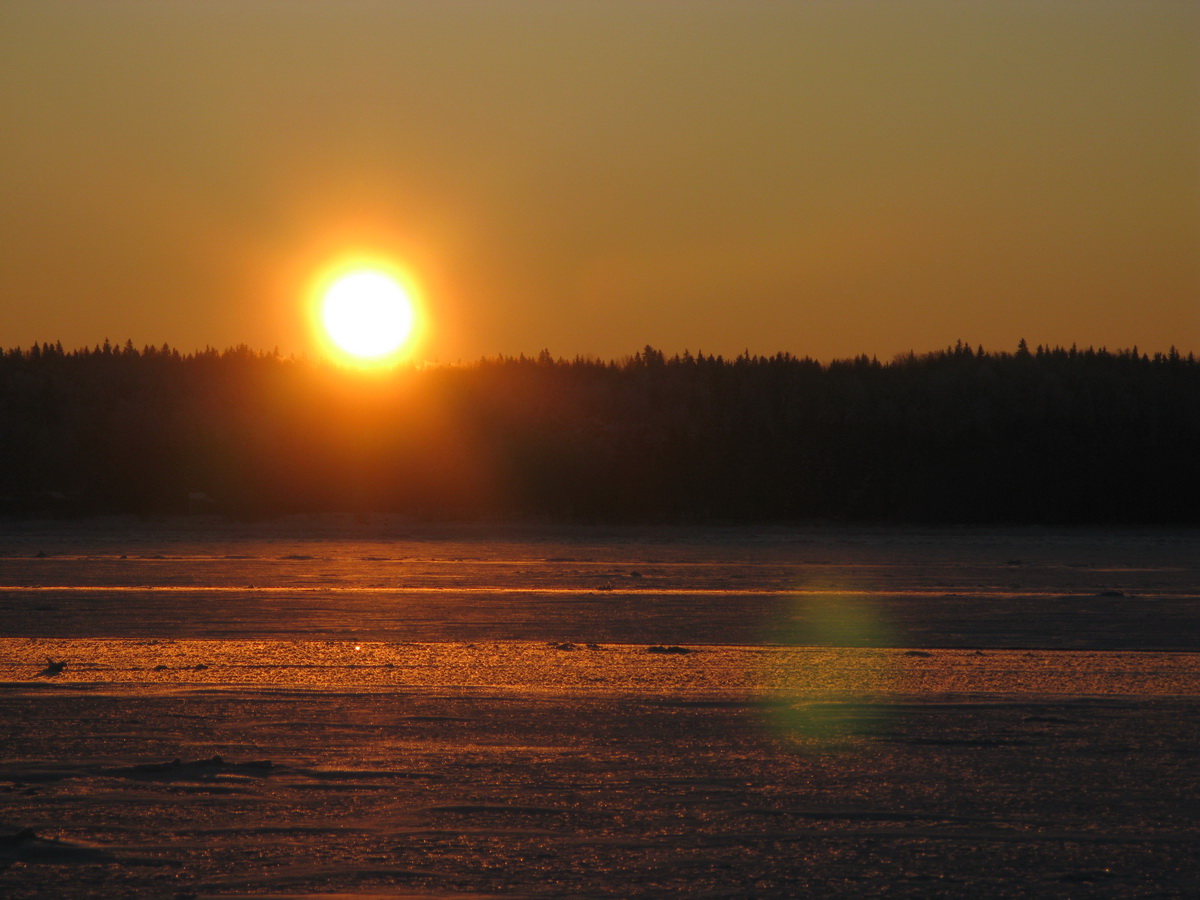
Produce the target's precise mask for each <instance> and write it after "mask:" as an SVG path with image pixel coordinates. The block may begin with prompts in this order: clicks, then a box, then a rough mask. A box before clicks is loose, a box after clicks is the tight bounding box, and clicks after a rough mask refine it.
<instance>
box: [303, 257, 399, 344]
mask: <svg viewBox="0 0 1200 900" xmlns="http://www.w3.org/2000/svg"><path fill="white" fill-rule="evenodd" d="M415 318H416V316H415V312H414V310H413V302H412V298H411V297H410V296H409V294H408V292H407V291H406V290H405V289H404V288H403V287H402V286H401V285H400V284H399V283H398V282H397V281H396V280H395V279H394V278H392V277H391V276H390V275H387V274H385V273H384V272H380V271H377V270H373V269H362V270H357V271H353V272H350V273H348V274H346V275H342V276H340V277H338V278H337V279H335V280H334V281H333V283H332V284H330V285H329V287H328V288H327V289H326V290H325V293H324V295H323V296H322V299H321V324H322V326H323V327H324V329H325V333H326V335H328V337H329V340H330V341H332V342H333V344H334V345H335V346H336V347H337V348H338V349H339V350H341V351H342V352H343V353H345V354H347V355H348V356H350V357H352V358H354V359H357V360H360V361H364V362H373V361H378V360H384V359H388V358H391V357H393V356H395V355H396V354H398V353H399V352H400V351H401V350H402V349H403V347H404V345H405V343H406V342H407V341H408V339H409V337H410V336H411V335H412V332H413V325H414V322H415Z"/></svg>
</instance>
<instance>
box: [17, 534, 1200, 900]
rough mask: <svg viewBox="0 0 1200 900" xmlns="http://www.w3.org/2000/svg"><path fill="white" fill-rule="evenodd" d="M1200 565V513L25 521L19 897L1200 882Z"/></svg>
mask: <svg viewBox="0 0 1200 900" xmlns="http://www.w3.org/2000/svg"><path fill="white" fill-rule="evenodd" d="M1198 576H1200V536H1198V535H1197V534H1196V533H1195V532H1187V531H1147V532H1137V531H1125V532H1109V531H1049V530H1040V529H1039V530H1024V529H1023V530H967V531H938V530H888V529H879V530H872V529H836V528H808V529H786V528H777V529H757V530H739V529H630V530H623V529H535V528H531V527H518V526H506V527H500V526H482V525H464V524H428V523H411V522H400V521H396V520H387V519H378V520H366V521H363V520H354V519H334V518H324V519H295V520H286V521H281V522H274V523H266V524H238V523H232V524H230V523H219V522H212V521H200V520H176V521H165V522H145V521H114V522H107V523H95V522H90V523H68V524H65V525H64V524H60V523H34V524H29V523H24V524H9V525H6V526H4V527H3V528H0V894H3V895H4V896H11V897H40V896H48V895H50V894H52V893H57V894H59V895H61V894H62V893H63V886H64V885H70V886H71V888H70V890H69V891H67V894H68V895H70V896H81V897H86V896H95V897H108V896H114V897H115V896H129V897H147V896H148V897H158V896H161V897H209V896H212V897H218V896H219V897H231V896H247V895H254V896H276V897H279V896H288V897H299V896H313V895H322V894H323V895H330V894H334V895H337V894H341V895H351V896H363V897H365V896H397V897H461V896H547V897H559V896H567V897H576V896H579V897H591V896H595V897H627V896H664V895H675V896H719V897H731V896H735V897H736V896H745V897H761V896H796V895H805V894H809V895H813V896H846V897H850V896H869V895H881V894H887V895H890V896H911V897H930V896H934V897H936V896H945V897H958V896H967V895H972V896H1012V897H1018V896H1033V895H1036V896H1050V897H1058V896H1061V897H1087V896H1097V897H1099V896H1104V897H1109V896H1111V897H1125V896H1128V897H1140V896H1181V897H1182V896H1189V895H1190V894H1189V892H1190V891H1191V890H1192V889H1193V888H1194V885H1195V884H1196V883H1200V864H1198V863H1197V860H1198V859H1200V804H1198V803H1197V801H1196V799H1195V798H1196V797H1198V796H1200V762H1198V759H1200V758H1198V756H1197V747H1198V746H1200V724H1198V723H1200V715H1198V713H1200V677H1198V676H1200V655H1198V654H1197V650H1200V646H1198V645H1200V628H1197V627H1196V626H1197V625H1198V624H1200V622H1198V621H1197V620H1198V618H1200V606H1198V602H1200V577H1198ZM56 663H63V664H64V665H62V666H57V665H55V664H56Z"/></svg>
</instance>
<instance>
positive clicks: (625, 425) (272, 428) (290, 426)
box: [0, 341, 1200, 524]
mask: <svg viewBox="0 0 1200 900" xmlns="http://www.w3.org/2000/svg"><path fill="white" fill-rule="evenodd" d="M1198 448H1200V362H1198V361H1197V359H1196V358H1195V357H1194V355H1192V354H1189V355H1187V356H1186V357H1184V356H1181V355H1180V354H1179V353H1177V352H1176V351H1175V350H1174V349H1172V350H1171V351H1170V352H1169V353H1165V354H1163V353H1156V354H1154V355H1152V356H1151V355H1149V354H1144V353H1139V352H1138V350H1137V349H1136V348H1134V349H1130V350H1122V351H1119V352H1109V351H1107V350H1103V349H1101V350H1093V349H1087V350H1077V349H1076V348H1074V347H1072V348H1071V349H1069V350H1068V349H1063V348H1059V347H1055V348H1052V349H1051V348H1044V347H1038V348H1036V349H1035V350H1032V351H1031V350H1029V349H1028V348H1027V347H1026V345H1025V342H1024V341H1022V342H1021V344H1020V346H1019V347H1018V348H1017V349H1016V351H1014V352H999V353H996V352H986V351H984V350H983V349H982V348H978V349H972V348H971V347H970V346H968V345H965V344H962V343H960V344H958V345H957V346H955V347H950V348H947V349H946V350H944V351H940V352H935V353H929V354H924V355H912V354H910V355H907V356H901V357H897V358H896V359H894V360H892V361H891V362H889V363H880V362H879V361H878V360H876V359H872V358H867V357H865V356H864V357H858V358H855V359H850V360H843V361H836V362H832V363H829V364H822V363H819V362H816V361H814V360H812V359H808V358H797V357H795V356H792V355H790V354H786V353H780V354H776V355H774V356H756V355H753V356H752V355H750V354H749V353H745V354H742V355H741V356H738V357H736V358H734V359H726V358H722V357H720V356H711V355H709V356H706V355H703V354H700V355H695V356H693V355H691V354H690V353H684V354H683V355H676V356H672V357H670V358H668V357H666V356H665V355H664V354H663V353H662V352H661V351H659V350H656V349H654V348H652V347H646V348H645V349H644V350H642V351H640V352H638V353H636V354H634V355H633V356H631V357H628V358H626V359H623V360H620V361H616V362H608V361H600V360H595V359H585V358H577V359H574V360H562V359H555V358H553V357H552V356H551V355H550V354H549V353H548V352H546V351H543V352H542V353H541V355H540V356H538V357H536V358H527V357H524V356H521V357H517V358H509V357H499V358H492V359H484V360H481V361H479V362H477V363H473V364H470V365H455V366H449V365H446V366H430V367H423V368H415V367H414V368H401V369H397V370H393V371H391V372H387V373H375V374H370V373H362V372H354V371H348V370H345V369H340V368H337V367H334V366H331V365H328V364H321V363H315V362H311V361H305V360H298V359H295V358H290V357H288V358H285V357H281V356H280V355H278V354H266V353H259V352H255V351H252V350H250V349H248V348H246V347H238V348H235V349H231V350H226V351H223V352H218V351H215V350H211V349H209V350H205V351H203V352H199V353H193V354H188V355H183V354H180V353H179V352H178V351H176V350H172V349H171V348H169V347H167V346H165V345H164V346H163V347H161V348H154V347H146V348H144V349H141V350H138V349H136V348H135V347H134V346H133V345H132V343H128V342H127V343H126V344H125V346H124V347H123V348H122V347H114V346H111V345H110V344H108V343H107V342H105V344H104V345H103V346H102V347H96V348H92V349H83V350H75V351H71V352H65V351H64V350H63V349H62V347H61V345H53V346H51V345H48V344H42V345H40V346H34V347H31V348H28V349H19V348H18V349H12V350H7V351H0V512H3V513H6V514H9V515H18V516H22V515H46V514H52V515H70V514H93V513H112V512H122V513H139V514H157V513H179V512H214V513H223V514H227V515H233V516H241V517H264V516H273V515H279V514H285V513H294V512H319V511H335V510H336V511H380V512H399V513H410V514H414V515H421V516H437V517H443V516H446V517H473V516H502V517H535V518H552V519H564V520H573V521H594V522H750V521H797V520H843V521H846V520H849V521H881V522H963V523H1125V524H1151V523H1158V524H1169V523H1174V524H1197V523H1200V453H1198V452H1197V451H1198Z"/></svg>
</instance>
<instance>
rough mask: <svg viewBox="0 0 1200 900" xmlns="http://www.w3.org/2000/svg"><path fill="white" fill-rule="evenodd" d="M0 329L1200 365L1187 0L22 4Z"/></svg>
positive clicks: (280, 343)
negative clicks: (360, 315) (355, 266)
mask: <svg viewBox="0 0 1200 900" xmlns="http://www.w3.org/2000/svg"><path fill="white" fill-rule="evenodd" d="M0 236H2V238H3V239H2V240H0V346H4V347H11V346H16V345H21V346H28V345H29V344H30V343H31V342H34V341H37V342H41V341H50V342H53V341H62V343H63V345H64V346H65V347H67V348H68V349H71V348H74V347H79V346H84V345H89V346H90V345H92V344H96V343H98V342H100V341H102V340H104V339H105V338H106V337H107V338H110V339H111V340H113V341H114V342H120V343H123V342H124V341H125V340H126V339H127V338H129V339H132V340H133V342H134V343H135V344H136V345H138V346H139V347H140V346H142V345H144V344H156V345H157V344H161V343H163V342H167V343H170V344H171V345H172V346H175V347H178V348H179V349H181V350H184V351H190V350H194V349H199V348H203V347H205V346H207V345H211V346H213V347H217V348H224V347H227V346H231V345H236V344H243V343H244V344H248V345H250V346H251V347H253V348H256V349H265V350H270V349H273V348H276V347H277V348H278V349H279V350H280V351H282V352H284V353H297V354H301V353H312V352H314V348H315V346H316V344H315V343H314V340H313V337H312V335H311V333H310V326H309V322H308V319H307V316H306V309H305V304H306V292H307V290H308V286H309V285H310V284H311V283H312V280H313V279H314V278H315V277H317V275H318V274H319V273H320V271H321V270H322V269H323V268H325V267H326V266H328V265H330V264H331V263H333V262H335V261H336V260H337V259H338V258H340V257H341V256H343V255H345V254H347V253H356V252H365V253H372V254H376V255H379V256H382V257H386V258H390V259H393V260H395V261H396V262H397V263H398V264H400V265H403V266H405V267H406V268H407V269H408V270H409V271H410V272H411V274H412V276H413V278H414V279H415V280H416V281H417V282H419V283H420V285H421V286H422V292H423V302H424V305H425V307H426V310H427V313H428V319H429V324H428V327H427V329H426V331H425V336H424V340H423V345H422V346H421V347H420V348H418V351H417V352H418V355H419V356H420V357H421V358H426V359H430V360H437V361H440V362H454V361H456V360H459V359H462V360H470V359H474V358H478V357H479V356H482V355H495V354H498V353H504V354H514V355H515V354H517V353H521V352H524V353H536V352H537V351H539V350H540V349H542V348H543V347H544V348H548V349H549V350H550V351H551V352H552V353H553V354H554V355H556V356H566V357H572V356H575V355H577V354H584V355H597V356H601V357H605V358H615V357H620V356H623V355H625V354H629V353H632V352H634V351H635V350H637V349H639V348H640V347H641V346H642V345H644V344H646V343H650V344H653V345H655V346H657V347H660V348H662V349H664V350H666V351H667V352H668V353H671V352H678V351H682V350H684V349H689V350H691V351H692V352H696V351H698V350H701V351H705V352H713V353H724V354H731V353H738V352H740V351H741V350H742V349H744V348H748V349H749V350H750V351H751V352H754V353H773V352H775V351H778V350H788V351H791V352H793V353H797V354H800V355H806V354H807V355H812V356H815V357H818V358H821V359H829V358H833V357H845V356H851V355H854V354H858V353H868V354H877V355H878V356H879V357H880V358H881V359H889V358H891V356H892V355H893V354H895V353H899V352H906V351H908V350H910V349H914V350H916V351H918V352H921V351H924V350H931V349H937V348H940V347H943V346H945V345H947V344H949V343H953V342H954V341H955V340H956V339H958V338H962V339H964V340H966V341H969V342H970V343H972V344H977V343H982V344H983V345H984V346H986V347H988V348H991V349H1005V350H1011V349H1014V348H1015V346H1016V343H1017V341H1018V339H1020V338H1021V337H1025V338H1027V339H1028V340H1029V342H1030V344H1038V343H1047V344H1063V345H1070V344H1071V343H1078V344H1079V345H1080V346H1088V345H1095V346H1102V345H1106V346H1108V347H1110V348H1117V347H1127V346H1130V345H1132V344H1137V345H1139V347H1140V348H1142V349H1147V350H1165V349H1166V348H1167V347H1168V346H1170V345H1172V344H1174V345H1176V346H1178V347H1179V348H1180V349H1182V350H1184V351H1185V352H1186V351H1188V350H1192V351H1200V3H1197V2H1196V0H1120V2H1117V0H1070V2H1068V0H1038V2H1034V0H994V2H984V0H945V2H934V0H920V2H906V0H780V2H761V0H728V2H716V0H691V2H667V0H662V2H651V0H595V2H588V0H492V2H485V0H476V2H459V0H438V2H430V0H412V2H407V0H379V2H364V0H329V2H312V0H192V2H183V0H180V2H165V0H154V2H149V0H146V2H128V0H105V2H102V3H101V2H95V0H80V2H71V3H68V2H61V0H0Z"/></svg>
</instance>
